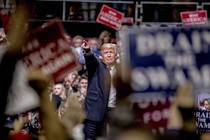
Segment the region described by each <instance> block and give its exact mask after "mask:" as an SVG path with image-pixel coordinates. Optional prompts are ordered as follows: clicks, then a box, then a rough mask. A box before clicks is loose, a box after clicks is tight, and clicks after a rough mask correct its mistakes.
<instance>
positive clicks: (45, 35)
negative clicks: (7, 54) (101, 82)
mask: <svg viewBox="0 0 210 140" xmlns="http://www.w3.org/2000/svg"><path fill="white" fill-rule="evenodd" d="M64 33H65V32H64V29H63V26H62V24H61V21H60V20H57V19H54V20H51V21H49V22H47V23H45V24H43V25H42V26H41V27H39V28H38V29H36V30H35V31H34V32H33V33H32V34H31V35H30V37H29V39H28V40H29V41H28V44H27V47H26V48H25V49H23V53H24V58H23V62H24V64H25V65H26V67H27V68H29V69H30V68H32V69H40V70H41V71H42V72H43V73H44V74H46V75H51V76H52V77H53V79H54V80H55V81H56V82H58V81H60V80H62V78H64V75H65V74H66V73H68V72H69V71H71V70H72V69H74V68H75V67H76V66H77V61H76V60H77V59H76V56H75V54H74V53H73V51H72V50H71V47H70V45H69V44H68V42H67V40H66V38H65V36H64Z"/></svg>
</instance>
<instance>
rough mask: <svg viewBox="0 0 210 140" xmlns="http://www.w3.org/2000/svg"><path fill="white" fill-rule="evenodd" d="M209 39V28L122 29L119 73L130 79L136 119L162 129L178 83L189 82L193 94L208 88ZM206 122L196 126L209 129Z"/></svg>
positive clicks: (209, 80)
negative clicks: (123, 50) (121, 57)
mask: <svg viewBox="0 0 210 140" xmlns="http://www.w3.org/2000/svg"><path fill="white" fill-rule="evenodd" d="M209 38H210V28H155V29H154V28H150V29H149V28H145V29H143V28H142V29H128V30H126V31H125V32H124V34H123V39H122V41H123V42H122V44H123V45H124V46H125V47H124V49H125V52H126V53H125V54H126V55H125V61H123V62H124V63H123V65H122V66H123V68H122V70H123V72H122V74H123V75H122V76H123V79H124V80H126V79H129V80H130V83H131V88H132V93H133V94H132V95H133V96H132V97H133V98H131V99H132V100H131V101H132V102H133V109H134V111H135V113H136V117H137V121H139V122H140V123H141V124H145V125H147V126H149V127H151V128H154V129H156V130H159V131H163V130H164V129H165V128H166V126H167V120H168V115H169V114H168V109H169V106H170V103H171V102H172V101H173V100H174V98H173V97H174V95H175V92H176V89H177V87H178V86H179V85H182V84H185V83H186V82H187V81H190V82H191V83H192V84H193V87H194V88H195V90H193V91H196V92H195V94H196V95H199V94H200V93H203V92H209V91H210V90H209V88H210V65H209V64H210V51H209V47H210V40H209ZM128 71H129V72H128ZM209 93H210V92H209ZM209 93H208V94H209ZM208 113H210V112H209V111H208ZM197 116H200V117H203V116H204V115H201V114H200V115H197ZM204 117H208V119H206V122H205V123H206V124H208V123H210V121H209V120H210V119H209V118H210V115H205V116H204ZM208 121H209V122H208ZM202 123H203V122H202ZM206 124H199V123H197V126H199V128H201V127H202V126H203V127H206V129H205V130H206V131H207V130H208V131H210V125H206Z"/></svg>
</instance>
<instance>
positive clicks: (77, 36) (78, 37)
mask: <svg viewBox="0 0 210 140" xmlns="http://www.w3.org/2000/svg"><path fill="white" fill-rule="evenodd" d="M77 39H81V40H84V38H83V37H82V36H81V35H76V36H75V37H74V38H73V43H74V42H75V40H77Z"/></svg>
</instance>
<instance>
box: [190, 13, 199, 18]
mask: <svg viewBox="0 0 210 140" xmlns="http://www.w3.org/2000/svg"><path fill="white" fill-rule="evenodd" d="M189 17H191V18H192V17H198V14H189Z"/></svg>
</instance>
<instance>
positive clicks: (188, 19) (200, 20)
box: [180, 10, 208, 26]
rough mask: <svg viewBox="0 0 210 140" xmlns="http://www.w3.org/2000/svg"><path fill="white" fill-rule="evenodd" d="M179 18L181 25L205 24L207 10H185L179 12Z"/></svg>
mask: <svg viewBox="0 0 210 140" xmlns="http://www.w3.org/2000/svg"><path fill="white" fill-rule="evenodd" d="M180 14H181V19H182V25H183V26H197V25H207V24H208V18H207V11H206V10H202V11H187V12H181V13H180Z"/></svg>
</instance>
